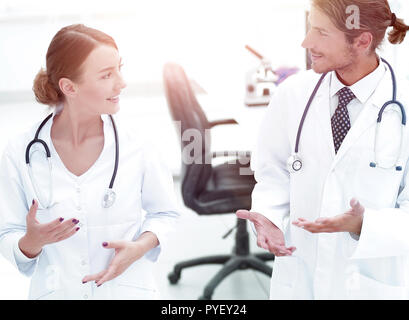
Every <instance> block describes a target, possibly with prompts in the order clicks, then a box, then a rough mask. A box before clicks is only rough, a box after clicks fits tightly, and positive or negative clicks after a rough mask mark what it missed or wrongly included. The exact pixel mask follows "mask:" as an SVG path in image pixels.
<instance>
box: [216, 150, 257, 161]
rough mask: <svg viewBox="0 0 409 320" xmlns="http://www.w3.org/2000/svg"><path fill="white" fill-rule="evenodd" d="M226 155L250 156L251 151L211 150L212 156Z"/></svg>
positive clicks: (220, 156)
mask: <svg viewBox="0 0 409 320" xmlns="http://www.w3.org/2000/svg"><path fill="white" fill-rule="evenodd" d="M222 157H224V158H227V157H247V158H250V157H251V151H215V152H212V158H213V159H214V158H222Z"/></svg>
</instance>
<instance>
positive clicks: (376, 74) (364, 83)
mask: <svg viewBox="0 0 409 320" xmlns="http://www.w3.org/2000/svg"><path fill="white" fill-rule="evenodd" d="M386 71H387V70H386V67H385V65H384V63H383V62H382V61H381V60H379V65H378V67H377V68H376V69H375V70H374V71H372V72H371V73H370V74H368V75H367V76H366V77H364V78H362V79H361V80H359V81H358V82H356V83H354V84H353V85H352V86H349V88H350V89H351V91H352V92H353V93H354V95H355V97H356V98H357V99H358V100H359V101H360V102H361V103H362V104H366V102H367V101H368V99H369V98H370V96H371V95H372V94H373V93H374V91H375V89H376V88H377V87H378V84H379V83H380V81H381V80H382V78H383V76H384V75H385V72H386ZM344 87H345V85H344V84H343V83H342V82H341V81H339V79H338V77H337V75H336V72H335V71H332V72H331V81H330V94H331V97H333V96H334V95H336V94H337V92H338V91H339V90H341V89H342V88H344Z"/></svg>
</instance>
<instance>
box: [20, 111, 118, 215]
mask: <svg viewBox="0 0 409 320" xmlns="http://www.w3.org/2000/svg"><path fill="white" fill-rule="evenodd" d="M52 116H53V113H51V114H49V115H48V116H47V117H46V118H45V119H44V120H43V121H42V122H41V124H40V125H39V127H38V129H37V131H36V133H35V136H34V139H33V140H31V141H30V142H29V144H28V145H27V147H26V152H25V161H26V164H27V167H28V171H29V176H30V180H31V183H32V185H33V188H34V192H35V194H36V195H37V196H38V195H39V194H40V193H41V192H40V190H39V188H38V186H37V184H36V183H35V181H34V178H33V174H32V170H31V163H30V149H31V147H32V146H33V145H34V144H36V143H40V144H41V145H42V146H43V148H44V150H45V152H46V155H47V160H48V165H49V175H50V177H49V178H50V180H51V183H52V177H51V172H52V165H51V152H50V148H49V147H48V145H47V143H46V142H45V141H44V140H42V139H39V138H38V137H39V135H40V131H41V129H42V128H43V127H44V125H45V124H46V123H47V121H48V120H49V119H50V118H51V117H52ZM109 118H110V119H111V122H112V127H113V130H114V135H115V164H114V169H113V173H112V177H111V180H110V182H109V188H108V191H107V194H108V193H113V194H114V195H115V193H114V192H113V191H112V188H113V186H114V183H115V179H116V175H117V172H118V167H119V141H118V140H119V139H118V131H117V127H116V124H115V121H114V118H113V117H112V115H109ZM50 187H51V192H50V199H49V202H50V203H51V202H52V194H53V190H52V185H51V186H50ZM38 200H39V202H40V204H41V205H42V206H43V207H44V208H47V207H49V205H50V203H49V205H48V206H44V204H43V203H41V200H40V199H38ZM113 201H115V198H114V200H113ZM112 204H113V202H112V203H110V204H109V205H106V206H105V205H103V206H104V207H105V208H107V207H110V206H112Z"/></svg>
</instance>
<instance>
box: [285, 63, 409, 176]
mask: <svg viewBox="0 0 409 320" xmlns="http://www.w3.org/2000/svg"><path fill="white" fill-rule="evenodd" d="M381 60H382V61H383V62H384V63H385V64H386V65H387V66H388V68H389V70H390V73H391V76H392V85H393V90H392V91H393V92H392V100H390V101H387V102H385V104H384V105H383V106H382V108H381V109H380V111H379V113H378V119H377V124H376V133H375V147H374V150H375V152H374V153H375V159H374V161H372V162H371V163H370V164H369V166H370V167H371V168H376V167H380V168H383V167H381V166H380V165H379V164H378V162H377V158H376V149H377V138H378V129H379V125H380V123H381V121H382V115H383V112H384V111H385V109H386V107H387V106H389V105H391V104H394V105H398V106H399V108H400V111H401V115H402V131H401V141H400V150H399V154H398V157H397V159H396V161H395V164H394V165H393V166H392V167H395V169H396V171H402V166H400V165H399V164H398V161H399V158H400V155H401V152H402V138H403V128H404V127H405V126H406V112H405V109H404V107H403V105H402V103H400V102H399V101H398V100H397V99H396V95H397V85H396V77H395V72H394V71H393V68H392V66H391V65H390V64H389V63H388V62H387V61H386V60H385V59H383V58H381ZM327 74H328V73H324V74H323V75H322V76H321V78H320V79H319V81H318V83H317V85H316V86H315V88H314V91H313V92H312V94H311V96H310V98H309V100H308V102H307V105H306V107H305V110H304V114H303V116H302V118H301V121H300V124H299V126H298V132H297V139H296V143H295V151H294V153H293V154H292V155H291V156H290V157H289V158H288V160H287V169H288V171H289V172H291V173H295V172H298V171H300V170H301V169H302V167H303V162H302V159H301V157H300V156H299V155H298V150H299V146H300V137H301V132H302V128H303V125H304V121H305V118H306V116H307V113H308V110H309V108H310V106H311V104H312V102H313V100H314V98H315V95H316V94H317V92H318V89H319V88H320V87H321V84H322V81H323V80H324V78H325V76H326V75H327ZM392 167H389V168H384V169H390V168H392Z"/></svg>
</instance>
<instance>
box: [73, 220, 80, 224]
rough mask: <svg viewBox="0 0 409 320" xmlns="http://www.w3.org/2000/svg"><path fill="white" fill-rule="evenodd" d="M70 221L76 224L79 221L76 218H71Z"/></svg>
mask: <svg viewBox="0 0 409 320" xmlns="http://www.w3.org/2000/svg"><path fill="white" fill-rule="evenodd" d="M72 222H73V223H74V224H77V223H78V222H80V221H79V220H77V219H72Z"/></svg>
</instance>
